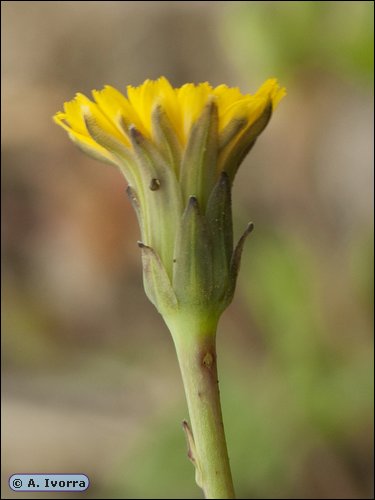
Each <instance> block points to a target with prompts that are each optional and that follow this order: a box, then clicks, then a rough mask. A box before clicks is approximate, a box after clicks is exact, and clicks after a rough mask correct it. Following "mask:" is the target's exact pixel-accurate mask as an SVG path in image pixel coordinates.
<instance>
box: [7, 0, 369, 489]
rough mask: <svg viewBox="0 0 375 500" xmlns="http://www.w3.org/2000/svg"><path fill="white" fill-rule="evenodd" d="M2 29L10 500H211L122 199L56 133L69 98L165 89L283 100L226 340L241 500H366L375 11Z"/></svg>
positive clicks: (153, 15) (47, 21)
mask: <svg viewBox="0 0 375 500" xmlns="http://www.w3.org/2000/svg"><path fill="white" fill-rule="evenodd" d="M322 4H324V5H322ZM354 4H356V5H354ZM314 5H315V7H314ZM318 5H319V6H318ZM2 14H3V16H2V42H3V43H2V56H3V71H2V83H3V87H2V88H3V93H2V104H3V105H4V106H3V107H2V110H3V112H2V119H3V121H2V123H3V137H2V148H3V149H2V155H3V156H2V158H3V169H2V181H3V191H2V195H3V196H2V200H3V212H2V213H3V246H2V250H3V267H2V270H3V275H2V276H3V305H4V309H3V310H4V316H3V332H4V335H3V377H4V378H3V380H4V383H3V417H4V418H3V440H2V443H3V444H2V453H3V467H2V481H3V490H2V498H13V497H20V498H23V496H22V494H16V493H12V492H11V491H10V490H9V489H8V486H7V479H8V477H9V476H10V475H11V474H13V473H15V472H62V473H63V472H81V473H86V474H87V475H88V476H89V477H90V479H91V484H92V486H91V487H90V489H89V490H88V492H87V493H86V494H85V496H86V497H88V498H132V497H135V498H163V495H166V496H167V497H168V498H176V497H177V498H190V497H195V498H199V495H200V493H199V491H198V490H197V488H196V487H195V485H194V481H193V471H192V468H191V466H190V464H189V463H188V461H187V459H186V457H185V443H184V440H183V436H182V433H181V431H180V421H181V420H182V419H183V418H185V417H186V409H185V403H184V398H183V393H182V386H181V382H180V378H179V373H178V368H177V363H176V360H175V356H174V352H173V346H172V343H171V340H170V338H169V335H168V333H167V331H166V329H165V327H164V325H163V323H162V320H161V318H160V317H159V316H158V314H157V313H156V311H155V310H154V309H153V307H152V306H151V304H149V303H148V302H147V299H146V298H145V296H144V292H143V289H142V279H141V268H140V259H139V250H138V248H137V246H136V240H137V239H138V228H137V224H136V219H135V216H134V214H133V212H132V210H131V207H130V206H129V203H128V201H127V199H126V196H125V188H126V183H125V181H124V180H123V178H122V177H121V175H120V174H119V173H118V172H116V171H115V170H113V169H110V168H109V167H106V166H103V165H100V164H97V163H95V162H94V161H93V160H91V159H89V158H86V157H85V156H84V155H83V154H81V153H80V152H79V151H78V150H76V149H75V148H74V146H73V145H72V144H71V143H70V142H69V140H68V139H67V137H66V136H65V134H64V133H63V132H62V131H61V130H59V129H58V128H57V127H56V126H54V125H53V123H52V120H51V116H52V115H53V114H54V113H55V112H56V111H57V110H58V109H61V107H62V103H63V102H64V101H65V100H68V99H70V98H71V97H72V96H73V95H74V93H75V92H77V91H81V92H84V93H89V92H90V90H91V89H93V88H101V87H102V86H103V85H104V84H107V83H108V84H112V85H114V86H116V87H118V88H119V89H124V87H125V85H126V84H129V83H130V84H133V85H137V84H140V83H142V81H143V80H144V79H146V78H156V77H158V76H160V75H165V76H167V77H168V78H169V79H170V81H171V82H172V83H173V84H175V85H181V84H183V83H185V82H186V81H194V82H199V81H206V80H208V81H210V82H211V83H212V84H214V85H216V84H220V83H223V82H225V83H227V84H229V85H239V86H240V87H241V89H242V90H243V91H254V90H255V89H256V88H257V86H258V85H259V84H260V83H261V82H262V81H263V80H264V79H266V78H267V77H269V76H274V75H276V76H279V78H280V79H281V80H282V83H283V84H285V85H286V86H287V87H288V97H287V98H286V99H285V101H284V102H283V103H282V104H281V105H280V108H279V109H278V110H277V113H276V114H275V116H274V118H273V120H272V121H271V124H270V126H269V128H268V129H267V130H266V132H265V133H264V136H262V138H261V139H260V140H259V141H258V144H257V146H256V147H255V149H254V150H253V152H252V153H251V155H250V157H249V158H248V159H247V160H246V162H245V164H244V165H243V167H242V169H241V171H240V173H239V175H238V178H237V180H236V183H235V189H234V200H235V201H234V213H235V214H236V218H237V219H236V227H237V229H238V231H237V234H239V232H240V230H241V228H242V227H243V226H244V225H245V223H246V222H247V220H248V218H251V219H252V220H254V222H255V225H256V231H255V233H254V235H253V236H252V237H251V241H249V244H248V247H247V249H246V251H245V255H244V261H243V266H242V267H243V268H242V272H241V278H240V283H239V286H238V290H237V293H236V298H235V301H234V303H233V304H232V306H231V307H230V309H229V310H228V311H227V312H226V313H225V315H224V317H223V319H222V322H221V325H220V332H219V356H220V375H221V387H222V397H223V405H224V416H225V424H226V427H227V432H228V442H229V449H230V455H231V459H232V464H233V472H234V477H235V480H236V484H237V489H238V493H239V496H240V497H242V498H252V497H257V498H370V497H371V491H372V451H373V449H372V448H373V447H372V415H373V412H372V407H373V397H372V394H373V389H372V366H373V363H372V340H371V331H372V275H373V274H372V268H371V262H372V255H373V250H372V239H373V214H372V203H373V188H372V186H373V173H372V172H373V170H372V164H373V149H372V138H373V122H372V120H373V111H372V109H373V108H372V106H373V97H372V96H373V91H372V81H371V77H369V71H368V68H367V66H366V64H367V63H366V61H367V59H366V57H367V58H370V59H371V61H372V55H371V49H369V46H370V45H369V44H368V43H367V41H366V40H364V41H363V40H362V38H363V33H367V32H369V37H370V42H371V40H372V36H373V25H372V23H371V21H370V19H371V18H372V17H373V15H372V7H371V4H370V2H2ZM309 16H310V17H309ZM366 30H367V31H366ZM293 37H294V38H293ZM361 37H362V38H361ZM289 39H290V40H289ZM319 40H320V41H321V42H319ZM309 43H310V44H309ZM360 43H362V45H360ZM366 43H367V45H366ZM350 51H352V52H350ZM366 51H367V52H366ZM342 53H345V54H346V56H345V58H344V57H343V56H342ZM368 53H370V55H369V54H368ZM81 496H82V494H81V495H78V494H77V498H78V497H79V498H81ZM24 497H25V498H32V497H33V496H32V494H24ZM56 497H58V498H63V496H62V494H59V495H58V494H56ZM35 498H36V497H35ZM51 498H52V497H51ZM69 498H73V496H71V494H70V496H69Z"/></svg>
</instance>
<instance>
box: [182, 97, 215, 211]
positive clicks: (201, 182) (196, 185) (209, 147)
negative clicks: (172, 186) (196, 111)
mask: <svg viewBox="0 0 375 500" xmlns="http://www.w3.org/2000/svg"><path fill="white" fill-rule="evenodd" d="M217 153H218V111H217V106H216V104H215V102H214V101H210V102H209V103H208V104H207V105H206V106H205V108H204V109H203V112H202V114H201V116H200V117H199V118H198V120H197V121H196V122H195V123H194V125H193V126H192V129H191V132H190V135H189V140H188V143H187V146H186V149H185V153H184V155H183V157H182V162H181V172H180V184H181V187H182V194H183V199H184V201H185V200H188V198H189V197H190V196H195V197H196V198H197V200H198V202H199V206H200V207H201V209H202V211H204V210H205V207H206V203H207V199H208V196H209V194H210V192H211V188H212V185H213V184H214V182H215V178H216V175H217V173H216V172H217Z"/></svg>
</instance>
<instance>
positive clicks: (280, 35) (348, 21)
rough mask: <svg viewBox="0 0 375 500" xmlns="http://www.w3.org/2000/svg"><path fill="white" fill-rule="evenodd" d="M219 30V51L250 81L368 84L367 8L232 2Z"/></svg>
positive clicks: (370, 20) (370, 10) (370, 30)
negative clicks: (303, 78) (331, 76)
mask: <svg viewBox="0 0 375 500" xmlns="http://www.w3.org/2000/svg"><path fill="white" fill-rule="evenodd" d="M224 28H225V30H224V32H223V37H224V40H225V43H223V47H224V48H226V49H227V51H228V54H229V57H230V58H231V59H232V60H233V61H235V62H236V63H237V64H238V65H239V66H240V67H241V69H242V70H243V71H245V72H248V73H249V74H250V75H251V76H252V75H254V73H255V74H269V75H277V76H278V77H279V78H280V79H284V80H285V77H289V78H290V77H292V78H293V77H296V76H298V75H299V74H300V73H306V72H308V71H315V72H316V71H326V72H330V73H336V74H342V75H344V76H345V75H346V76H348V77H351V78H353V77H354V78H355V79H358V78H359V79H360V80H364V81H372V78H373V56H374V49H373V47H374V43H373V42H374V4H373V2H362V1H359V2H313V1H303V2H274V1H270V2H236V3H234V6H228V7H227V12H226V21H225V22H224Z"/></svg>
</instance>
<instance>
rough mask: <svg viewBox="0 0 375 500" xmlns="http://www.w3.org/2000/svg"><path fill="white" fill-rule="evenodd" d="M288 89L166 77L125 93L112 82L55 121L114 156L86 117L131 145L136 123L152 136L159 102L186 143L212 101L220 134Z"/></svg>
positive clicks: (78, 98)
mask: <svg viewBox="0 0 375 500" xmlns="http://www.w3.org/2000/svg"><path fill="white" fill-rule="evenodd" d="M285 94H286V92H285V89H284V88H281V87H280V86H279V84H278V83H277V80H276V79H269V80H267V81H266V82H265V83H264V84H263V85H262V86H261V87H260V88H259V90H258V91H257V92H256V93H255V94H253V95H251V94H241V92H240V90H239V89H238V88H230V87H227V86H226V85H219V86H218V87H215V88H213V87H212V86H211V85H210V84H208V83H207V82H205V83H200V84H198V85H194V84H192V83H187V84H185V85H183V86H182V87H180V88H173V87H172V86H171V84H170V83H169V82H168V80H167V79H166V78H165V77H161V78H159V79H158V80H155V81H152V80H146V81H145V82H144V83H143V84H142V85H140V86H139V87H132V86H130V85H129V86H128V87H127V97H125V96H124V95H123V94H122V93H121V92H119V91H118V90H116V89H115V88H113V87H110V86H105V87H104V89H103V90H101V91H97V90H94V91H93V92H92V95H93V98H94V101H90V99H88V98H87V97H85V96H84V95H82V94H77V95H76V97H75V98H74V99H73V100H72V101H70V102H66V103H65V104H64V111H60V112H58V113H56V115H55V116H54V120H55V122H56V123H57V124H58V125H60V126H61V127H63V128H64V129H65V130H66V131H67V132H68V133H69V135H70V137H71V138H72V140H74V142H76V143H78V144H79V145H81V146H82V147H84V148H85V149H86V150H91V152H92V153H93V154H96V155H99V156H102V157H104V158H107V159H110V157H111V155H110V153H109V152H108V151H106V150H105V148H103V147H102V146H100V145H99V144H98V143H97V142H96V141H95V140H94V139H93V138H92V137H91V135H90V133H89V131H88V129H87V126H86V119H87V118H88V117H90V118H91V119H94V120H95V122H96V124H97V125H98V127H99V128H100V129H101V130H102V131H103V133H104V134H107V135H110V136H111V137H113V138H115V139H116V140H117V141H120V142H121V143H122V144H123V145H125V146H126V147H131V145H130V144H131V143H130V140H129V138H128V129H129V127H130V126H135V127H136V128H137V129H138V130H139V131H140V132H141V133H142V134H143V135H145V136H146V137H148V138H149V139H151V140H152V139H153V133H154V132H153V129H152V113H153V110H154V109H155V107H156V106H161V107H162V108H163V110H164V111H165V113H166V115H167V116H168V118H169V121H170V123H171V125H172V127H173V129H174V131H175V134H176V136H177V138H178V139H179V141H180V144H181V147H184V146H185V145H186V143H187V140H188V137H189V133H190V130H191V127H192V125H193V124H194V122H195V121H196V120H197V119H198V117H199V116H200V114H201V113H202V110H203V108H204V106H205V105H206V104H207V102H209V100H212V99H213V100H214V101H215V102H216V105H217V109H218V117H219V133H220V132H221V131H222V130H223V129H224V128H225V127H226V126H227V125H228V124H229V123H230V122H231V121H233V120H246V122H247V124H248V126H250V125H251V124H252V123H254V122H255V121H256V120H257V118H259V117H260V116H261V114H262V112H263V111H264V109H265V108H266V107H267V106H269V104H271V105H272V108H273V109H274V108H275V107H276V106H277V104H278V103H279V101H280V100H281V99H282V97H283V96H284V95H285Z"/></svg>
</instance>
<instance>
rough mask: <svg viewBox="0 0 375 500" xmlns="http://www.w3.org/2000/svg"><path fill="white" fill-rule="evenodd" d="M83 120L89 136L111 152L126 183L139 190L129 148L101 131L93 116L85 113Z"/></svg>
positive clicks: (139, 180) (138, 176)
mask: <svg viewBox="0 0 375 500" xmlns="http://www.w3.org/2000/svg"><path fill="white" fill-rule="evenodd" d="M84 120H85V124H86V127H87V130H88V132H89V134H90V136H91V137H92V138H93V139H94V141H95V142H97V143H98V144H99V145H100V146H102V147H103V148H105V149H107V150H108V151H109V152H110V153H111V154H112V156H113V158H114V163H115V164H116V165H117V166H118V167H119V168H120V170H121V171H122V172H123V174H124V175H125V177H126V179H127V181H128V183H129V184H133V185H135V186H137V188H138V190H140V189H141V177H140V175H139V172H138V169H137V165H136V163H135V161H134V158H133V157H132V155H131V153H130V151H129V149H128V148H127V147H126V146H125V145H124V144H121V142H120V141H119V140H117V139H115V138H114V137H113V136H111V135H109V134H106V133H105V132H103V129H102V128H101V127H99V125H98V124H97V123H96V120H95V118H93V117H92V116H91V115H90V114H87V115H85V116H84Z"/></svg>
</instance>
